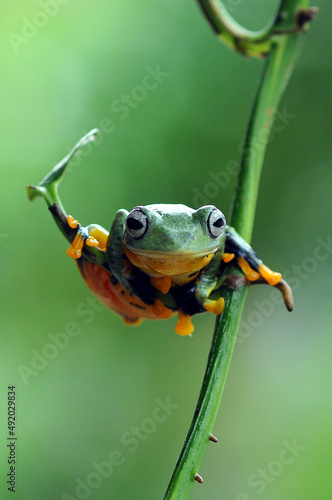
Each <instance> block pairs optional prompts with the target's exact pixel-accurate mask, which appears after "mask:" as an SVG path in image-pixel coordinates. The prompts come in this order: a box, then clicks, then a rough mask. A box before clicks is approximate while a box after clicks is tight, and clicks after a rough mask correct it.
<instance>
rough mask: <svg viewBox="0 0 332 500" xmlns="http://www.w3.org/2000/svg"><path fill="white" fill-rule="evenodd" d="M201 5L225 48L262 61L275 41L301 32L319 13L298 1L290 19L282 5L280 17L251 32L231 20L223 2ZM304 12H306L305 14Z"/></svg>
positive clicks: (202, 2)
mask: <svg viewBox="0 0 332 500" xmlns="http://www.w3.org/2000/svg"><path fill="white" fill-rule="evenodd" d="M286 2H287V0H286ZM198 3H199V5H200V7H201V9H202V11H203V13H204V14H205V16H206V18H207V20H208V22H209V23H210V25H211V26H212V29H213V30H214V31H215V33H216V34H217V36H218V37H219V38H220V39H221V40H222V41H223V42H224V43H225V44H226V45H228V46H229V47H230V48H232V49H234V50H237V51H238V52H240V53H242V54H244V55H246V56H249V57H259V58H263V57H265V56H267V55H268V54H269V53H270V51H271V48H272V45H273V43H274V41H275V39H276V38H278V37H280V36H282V35H285V34H290V33H294V32H297V31H302V30H303V29H304V27H305V24H306V22H307V21H309V20H312V19H313V18H314V16H315V15H316V13H317V9H307V8H306V2H305V1H303V2H299V1H298V0H295V3H296V6H297V11H295V12H294V15H293V16H292V17H287V16H285V15H284V14H285V12H283V5H284V4H285V2H282V3H281V5H280V8H279V10H278V12H277V15H276V16H275V18H274V19H272V20H271V21H270V22H269V23H268V25H267V26H266V27H265V28H263V29H261V30H259V31H251V30H248V29H246V28H244V27H243V26H241V25H240V24H239V23H238V22H237V21H236V20H235V19H234V18H233V17H232V16H231V14H230V13H229V12H228V10H227V9H226V7H225V6H224V4H223V2H222V1H221V0H198ZM290 3H291V2H287V10H288V8H289V7H290V8H291V6H290ZM302 9H304V10H305V12H304V13H303V12H302ZM287 10H286V12H287Z"/></svg>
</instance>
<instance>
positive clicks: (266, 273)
mask: <svg viewBox="0 0 332 500" xmlns="http://www.w3.org/2000/svg"><path fill="white" fill-rule="evenodd" d="M258 271H259V273H260V275H261V276H262V277H263V278H264V279H265V281H267V282H268V284H269V285H272V286H275V285H277V284H278V283H279V281H280V280H281V274H280V273H275V272H274V271H272V270H271V269H269V268H268V267H267V266H265V265H264V264H260V265H259V266H258Z"/></svg>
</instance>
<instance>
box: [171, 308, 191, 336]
mask: <svg viewBox="0 0 332 500" xmlns="http://www.w3.org/2000/svg"><path fill="white" fill-rule="evenodd" d="M193 331H194V325H193V324H192V322H191V316H189V315H187V314H184V312H182V311H181V310H179V319H178V322H177V324H176V327H175V332H176V333H177V334H178V335H183V336H184V335H191V334H192V333H193Z"/></svg>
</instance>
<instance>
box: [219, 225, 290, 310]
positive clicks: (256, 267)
mask: <svg viewBox="0 0 332 500" xmlns="http://www.w3.org/2000/svg"><path fill="white" fill-rule="evenodd" d="M225 251H226V252H227V256H228V255H232V256H233V257H232V258H233V259H234V260H235V261H236V262H237V264H238V265H239V266H240V268H241V269H242V271H243V273H244V274H245V276H246V278H247V280H248V281H249V282H251V283H253V284H259V283H268V284H269V285H272V286H275V287H276V288H278V289H279V290H280V291H281V293H282V295H283V298H284V302H285V305H286V307H287V309H288V310H289V311H291V310H292V309H293V295H292V290H291V288H290V286H289V285H288V284H287V283H286V281H285V280H282V276H281V273H278V272H274V271H272V270H271V269H270V268H268V267H267V266H266V265H265V264H263V262H262V261H261V260H260V259H259V258H258V256H257V254H256V252H254V250H253V249H252V248H251V246H250V245H248V243H247V242H246V241H245V240H244V239H243V238H241V236H240V235H239V234H237V232H236V231H235V230H234V229H233V228H232V227H229V226H227V228H226V245H225ZM224 261H225V262H230V261H232V259H230V258H228V257H226V259H224Z"/></svg>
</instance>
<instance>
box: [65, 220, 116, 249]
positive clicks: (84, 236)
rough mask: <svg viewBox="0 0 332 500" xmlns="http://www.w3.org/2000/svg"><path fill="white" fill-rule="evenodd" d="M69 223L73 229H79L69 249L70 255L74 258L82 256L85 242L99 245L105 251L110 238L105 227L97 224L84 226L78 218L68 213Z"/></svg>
mask: <svg viewBox="0 0 332 500" xmlns="http://www.w3.org/2000/svg"><path fill="white" fill-rule="evenodd" d="M67 223H68V226H69V227H71V228H72V229H77V233H76V236H75V238H74V241H73V243H72V244H71V246H70V248H68V250H67V255H69V257H72V258H73V259H79V258H80V257H82V249H83V246H84V243H86V244H87V245H88V246H89V247H98V248H99V249H100V250H101V251H102V252H105V250H106V243H107V239H108V232H107V231H105V229H103V228H102V227H101V226H97V225H95V224H91V225H90V226H87V227H86V228H83V227H82V226H81V224H80V223H79V222H78V220H76V219H74V217H72V216H71V215H68V217H67Z"/></svg>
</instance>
